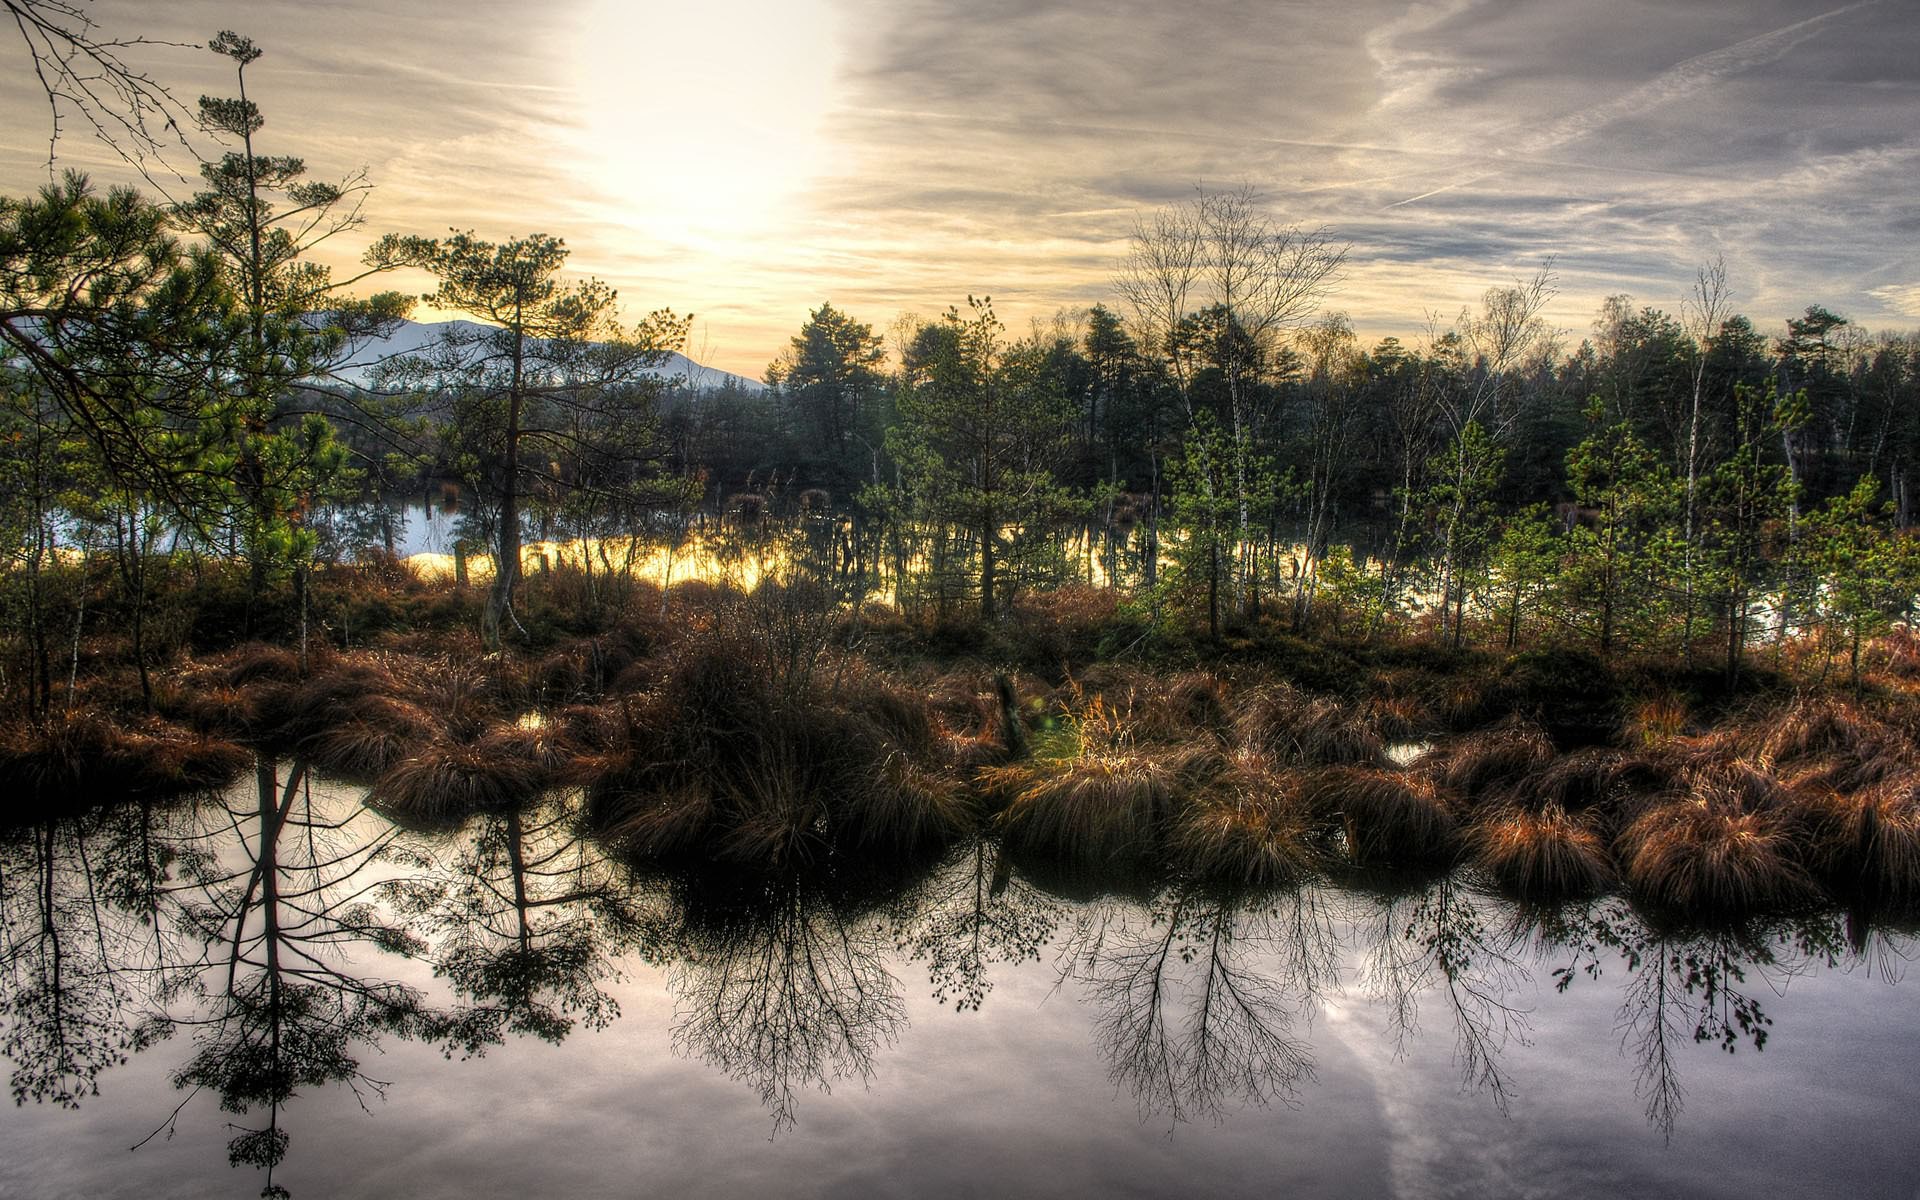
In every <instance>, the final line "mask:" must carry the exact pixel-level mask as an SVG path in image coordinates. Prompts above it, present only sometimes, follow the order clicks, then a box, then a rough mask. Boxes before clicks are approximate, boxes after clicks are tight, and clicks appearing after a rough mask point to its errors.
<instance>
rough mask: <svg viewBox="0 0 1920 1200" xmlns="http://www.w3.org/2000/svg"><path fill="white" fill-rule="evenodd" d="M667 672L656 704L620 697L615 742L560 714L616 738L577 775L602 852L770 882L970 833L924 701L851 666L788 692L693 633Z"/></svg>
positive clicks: (786, 682)
mask: <svg viewBox="0 0 1920 1200" xmlns="http://www.w3.org/2000/svg"><path fill="white" fill-rule="evenodd" d="M661 667H662V670H661V683H660V686H659V688H658V690H657V691H655V692H653V693H651V694H650V695H648V696H645V697H625V698H622V700H621V708H620V713H621V721H623V722H625V724H626V725H627V726H628V728H627V729H626V730H625V731H624V732H623V731H622V730H621V729H619V728H617V727H612V726H615V722H614V721H613V720H612V718H609V717H605V716H601V717H597V718H588V717H585V716H582V715H580V714H579V713H578V710H569V712H570V713H572V714H574V715H572V716H569V718H568V719H569V720H570V721H575V722H578V721H583V720H584V721H587V722H588V723H589V724H600V725H603V726H609V727H610V728H606V729H604V730H603V731H602V733H601V734H600V735H597V737H596V740H598V741H599V742H600V743H602V745H603V746H604V748H603V749H597V750H595V751H594V752H593V754H592V755H591V756H590V757H589V758H586V759H583V760H582V763H581V769H582V771H583V772H584V771H586V770H587V769H589V768H590V769H591V772H592V774H593V776H594V777H593V778H585V777H584V775H583V776H582V781H583V782H587V783H589V785H590V786H589V792H588V801H589V814H590V817H591V819H592V821H593V822H594V824H595V826H596V828H597V829H599V830H601V831H603V833H604V835H605V836H606V837H607V838H608V840H610V841H612V842H615V843H616V844H620V845H622V846H623V847H624V848H627V849H629V850H631V851H632V852H635V853H641V854H657V855H673V854H702V855H705V856H708V857H711V858H716V859H721V860H726V861H730V862H736V863H739V864H741V865H743V866H750V867H756V868H763V869H775V870H778V869H786V868H789V867H803V866H805V865H807V864H809V863H813V862H817V861H820V860H821V859H822V858H823V857H824V855H825V854H827V853H828V852H829V851H831V850H833V849H834V848H836V847H837V848H843V849H848V850H853V849H864V850H874V849H887V850H892V851H897V852H899V853H911V852H914V851H917V850H919V849H921V848H924V847H927V846H930V845H932V844H935V843H939V842H944V841H946V840H948V839H950V838H951V837H952V836H954V835H955V834H957V833H958V832H960V831H962V830H964V829H966V828H968V827H969V826H970V824H971V823H972V820H973V815H972V810H971V807H970V805H969V804H968V803H967V801H966V799H965V797H964V796H963V795H962V794H961V792H960V789H959V788H958V786H957V785H956V784H955V783H953V782H952V781H951V780H950V779H949V778H947V777H946V776H945V775H943V774H942V773H941V771H940V770H939V767H940V763H939V750H940V745H941V743H940V741H939V740H938V736H937V734H936V728H935V725H934V722H933V720H932V717H931V715H930V714H929V712H928V704H927V702H926V701H924V700H921V699H919V698H917V697H915V696H913V695H911V694H910V693H908V692H906V691H905V690H904V689H900V688H896V687H894V686H892V685H891V684H889V683H887V682H886V681H884V680H880V679H878V678H876V677H870V676H868V675H866V674H865V672H864V670H863V669H862V668H861V667H860V666H859V665H858V664H857V663H855V664H850V665H849V668H848V674H845V675H843V674H842V673H841V672H839V671H836V672H834V674H833V676H829V675H827V674H825V673H818V674H815V675H813V676H811V677H805V676H800V677H795V676H788V677H786V678H784V679H783V678H782V677H781V676H780V675H779V673H778V672H777V671H774V670H772V669H770V668H769V666H768V664H767V663H766V662H764V661H760V659H759V658H757V657H756V655H755V654H754V652H753V647H751V646H748V645H744V644H742V635H741V634H739V633H738V632H737V631H736V630H732V629H729V628H726V627H723V626H701V627H699V628H696V629H695V630H694V632H693V633H692V634H691V635H690V636H689V637H688V638H687V639H686V640H684V641H683V642H682V643H680V644H677V645H676V646H675V647H674V649H673V652H672V653H671V654H670V655H668V656H667V658H666V660H665V661H663V663H662V664H661ZM835 676H838V677H839V678H838V682H839V684H840V686H839V687H838V688H837V689H836V688H835V687H834V686H833V683H832V682H831V681H832V679H833V678H834V677H835ZM609 707H611V706H609Z"/></svg>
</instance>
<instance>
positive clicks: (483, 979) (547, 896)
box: [388, 798, 665, 1054]
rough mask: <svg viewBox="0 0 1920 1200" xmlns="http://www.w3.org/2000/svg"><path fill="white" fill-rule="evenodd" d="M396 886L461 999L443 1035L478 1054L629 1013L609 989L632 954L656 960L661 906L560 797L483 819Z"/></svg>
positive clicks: (399, 900)
mask: <svg viewBox="0 0 1920 1200" xmlns="http://www.w3.org/2000/svg"><path fill="white" fill-rule="evenodd" d="M412 861H413V863H414V865H416V866H418V867H421V868H422V870H421V872H420V873H419V874H417V875H415V876H414V877H412V878H410V879H406V880H402V881H396V882H394V883H392V884H390V885H389V886H388V894H389V895H390V896H391V897H392V898H393V899H394V901H395V903H396V904H397V905H398V906H399V907H400V908H402V909H403V910H404V911H407V912H410V913H413V914H416V915H417V917H418V918H419V924H420V926H421V927H422V928H423V929H425V930H426V931H427V933H428V935H429V936H430V938H431V940H432V951H431V954H432V958H433V960H434V964H435V969H436V970H437V971H438V972H439V974H440V975H442V976H443V977H445V978H446V979H447V980H448V981H449V982H450V983H451V984H452V985H453V989H454V991H455V993H456V994H457V995H458V996H459V997H460V998H461V1000H462V1001H463V1004H462V1006H461V1007H460V1008H459V1009H458V1011H457V1012H455V1013H454V1014H452V1023H451V1025H450V1026H449V1028H448V1029H447V1031H446V1034H447V1038H448V1040H449V1042H450V1043H451V1044H453V1045H456V1046H458V1047H460V1048H461V1049H462V1050H464V1051H465V1052H466V1053H469V1054H477V1053H480V1052H482V1051H483V1050H484V1049H485V1047H486V1046H488V1045H491V1044H496V1043H499V1042H500V1041H502V1040H503V1039H505V1038H506V1037H507V1036H509V1035H529V1034H530V1035H532V1036H534V1037H538V1038H541V1039H543V1040H545V1041H549V1042H559V1041H560V1040H562V1039H563V1038H565V1037H566V1036H567V1035H568V1034H569V1033H571V1032H572V1031H573V1030H574V1028H575V1026H576V1025H585V1026H586V1027H587V1028H589V1029H602V1028H605V1027H606V1026H607V1025H608V1024H610V1023H611V1022H612V1021H613V1020H614V1019H615V1018H617V1017H618V1016H619V1015H620V1006H619V1003H618V1002H617V1001H616V1000H615V999H614V998H613V996H612V995H611V994H610V993H609V992H608V991H607V990H606V985H607V984H609V983H612V982H614V981H615V980H617V979H618V978H619V977H620V971H619V969H618V967H617V966H616V965H615V960H616V958H618V957H619V956H620V955H621V954H624V953H629V952H632V953H636V954H639V955H640V956H642V957H652V956H653V955H654V954H655V953H656V952H657V950H656V948H657V946H658V944H659V941H660V937H661V932H660V930H661V927H662V925H663V924H664V923H665V919H664V917H662V915H661V914H660V911H659V906H658V904H657V903H656V902H655V900H656V897H655V896H654V895H653V893H650V892H649V891H648V890H647V889H645V888H643V887H639V886H637V885H636V884H635V883H634V882H633V881H632V880H631V879H629V878H628V877H627V876H626V875H625V873H624V872H623V871H622V870H621V869H620V868H619V867H618V866H617V865H616V864H615V863H613V862H612V861H611V860H609V859H608V858H607V857H606V855H605V854H604V853H603V852H602V851H601V850H600V848H599V846H598V844H597V843H595V842H594V841H593V840H592V839H590V838H588V837H586V836H585V835H584V830H583V828H582V826H581V823H580V821H579V819H578V815H577V814H576V813H575V812H574V811H573V810H572V809H571V807H570V806H569V805H568V804H567V803H566V802H565V801H564V800H562V799H558V798H548V799H546V800H544V801H542V802H540V803H537V804H535V805H532V806H529V807H527V808H525V809H521V810H515V811H512V812H507V813H491V814H486V815H483V816H481V817H478V818H476V819H475V821H474V822H473V823H472V824H471V825H470V826H469V827H468V836H467V840H466V841H465V842H464V843H463V845H462V846H461V848H460V849H459V850H458V851H457V852H456V853H455V854H454V855H453V856H452V858H451V860H450V861H447V862H439V861H436V860H435V859H434V858H432V857H431V856H429V855H425V854H421V853H416V854H415V855H414V856H413V859H412Z"/></svg>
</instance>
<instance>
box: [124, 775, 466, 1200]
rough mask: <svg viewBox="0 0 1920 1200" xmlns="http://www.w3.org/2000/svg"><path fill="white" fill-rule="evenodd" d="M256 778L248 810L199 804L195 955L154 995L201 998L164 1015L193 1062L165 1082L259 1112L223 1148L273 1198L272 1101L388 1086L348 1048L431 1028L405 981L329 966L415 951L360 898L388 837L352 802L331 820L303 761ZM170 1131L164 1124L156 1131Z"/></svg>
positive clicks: (185, 921)
mask: <svg viewBox="0 0 1920 1200" xmlns="http://www.w3.org/2000/svg"><path fill="white" fill-rule="evenodd" d="M255 778H256V785H257V786H256V803H255V804H252V805H246V804H235V803H229V804H226V805H220V806H216V807H214V808H213V809H211V810H210V811H211V813H212V815H213V816H214V818H215V821H214V823H213V824H212V826H211V827H210V828H208V829H207V830H206V831H204V833H203V835H202V836H203V838H204V839H205V840H206V841H207V842H208V844H209V852H208V853H207V854H205V855H204V856H203V857H202V858H201V859H200V860H199V863H198V866H197V868H196V869H195V870H194V871H193V872H192V876H191V885H192V886H191V888H189V889H185V890H183V892H182V893H181V896H180V911H179V918H180V923H181V926H182V928H183V930H184V931H185V932H187V933H189V934H193V935H197V937H198V939H199V940H200V942H201V943H202V945H203V948H204V949H203V953H202V956H201V957H200V959H199V960H198V962H197V963H195V964H194V966H195V968H196V969H195V970H194V971H193V972H192V973H191V974H190V975H188V976H186V977H185V978H184V979H183V980H182V981H180V982H179V983H177V984H175V985H174V986H170V987H169V988H166V989H163V992H162V996H163V998H188V997H190V998H192V999H194V1000H196V1001H198V1002H199V1007H198V1010H197V1011H196V1012H195V1013H194V1014H193V1015H190V1016H183V1017H174V1018H171V1020H172V1022H173V1023H174V1024H178V1025H185V1026H190V1027H192V1028H194V1029H195V1035H194V1054H193V1057H192V1058H191V1059H190V1060H189V1061H188V1062H187V1064H186V1065H185V1066H183V1067H181V1068H180V1069H179V1070H178V1071H176V1072H175V1073H174V1077H173V1078H174V1083H175V1085H176V1086H178V1087H181V1088H191V1089H193V1090H194V1091H195V1092H198V1091H199V1090H200V1089H203V1088H204V1089H209V1090H211V1091H213V1092H215V1093H216V1094H218V1096H219V1097H220V1106H221V1107H222V1108H223V1109H225V1110H227V1111H229V1112H232V1113H239V1114H244V1113H251V1112H254V1111H256V1110H260V1109H264V1110H265V1123H264V1124H262V1125H257V1126H242V1125H235V1126H231V1128H232V1129H233V1131H234V1136H233V1138H232V1140H231V1141H230V1142H229V1143H228V1147H227V1149H228V1156H229V1158H230V1159H231V1160H232V1161H233V1163H234V1165H236V1166H238V1165H240V1164H242V1163H246V1164H251V1165H253V1166H257V1167H261V1168H263V1169H265V1171H266V1172H267V1175H266V1187H265V1190H264V1191H263V1192H262V1193H261V1194H262V1195H268V1196H283V1195H285V1194H286V1191H285V1189H284V1188H281V1187H278V1186H276V1185H275V1184H274V1182H273V1168H274V1167H275V1166H277V1165H278V1164H279V1162H280V1161H281V1160H282V1159H283V1158H284V1157H285V1155H286V1152H287V1145H288V1135H287V1133H286V1131H285V1129H284V1128H282V1125H281V1109H282V1106H283V1105H285V1103H286V1102H287V1101H288V1100H289V1099H291V1098H292V1097H293V1096H294V1095H295V1093H296V1092H297V1091H298V1090H299V1089H300V1088H302V1087H317V1086H321V1085H324V1084H328V1083H337V1082H344V1083H346V1084H347V1085H348V1086H349V1087H351V1088H353V1090H354V1092H355V1094H356V1095H362V1096H364V1095H365V1094H367V1093H373V1094H380V1093H381V1092H382V1091H383V1089H384V1086H385V1085H384V1084H382V1083H381V1082H380V1081H378V1080H375V1079H373V1078H372V1077H371V1076H369V1075H367V1074H366V1073H365V1072H363V1071H362V1070H361V1069H360V1063H359V1059H358V1057H357V1054H358V1051H359V1047H360V1046H362V1045H365V1044H371V1043H373V1042H375V1041H377V1039H378V1037H379V1035H381V1034H382V1033H387V1032H394V1033H400V1034H403V1035H421V1036H425V1035H429V1034H431V1033H432V1032H434V1031H435V1030H436V1029H437V1027H438V1022H437V1020H436V1019H434V1018H433V1017H432V1016H431V1014H429V1013H428V1012H426V1011H425V1010H424V1009H423V1008H422V1006H421V1002H420V1001H421V998H420V995H419V993H418V992H417V991H415V990H414V989H413V988H410V987H407V986H405V985H403V984H400V983H395V982H388V981H383V980H377V979H366V978H362V977H361V976H360V975H358V974H355V973H353V972H352V971H349V970H347V969H345V968H344V967H343V966H341V965H340V960H341V959H342V958H343V957H344V951H345V950H346V949H347V948H348V947H350V946H352V945H355V944H361V945H371V946H373V947H376V948H378V949H381V950H386V951H393V952H399V953H412V952H415V951H417V949H418V948H419V947H418V945H417V943H416V942H414V941H413V940H412V939H411V938H410V937H408V936H407V935H406V934H405V933H403V932H402V931H400V930H398V929H396V928H394V927H392V926H390V925H388V924H387V923H385V922H384V921H383V920H382V919H381V915H380V913H379V911H378V910H377V909H376V908H375V907H374V905H373V904H371V903H370V902H369V900H368V896H369V895H370V894H371V889H372V888H374V887H375V886H377V885H376V884H374V883H373V882H372V881H370V880H365V879H362V878H361V873H362V871H363V870H364V869H365V868H366V867H367V866H368V865H369V864H371V863H373V862H374V861H376V860H377V859H378V858H379V857H380V855H381V854H382V852H383V850H384V849H385V848H386V847H387V845H388V844H389V842H390V841H391V839H392V837H393V831H392V830H391V829H390V828H388V827H386V826H385V825H384V823H382V822H380V821H379V820H378V818H375V817H372V816H371V815H369V814H367V813H366V812H365V811H364V810H362V809H360V808H359V807H358V806H357V805H356V806H354V807H353V808H352V809H351V810H350V812H349V814H348V815H346V816H344V817H342V818H340V819H337V820H336V819H333V818H331V817H330V816H328V815H327V814H326V813H325V812H323V811H322V810H321V807H320V806H316V804H315V802H314V797H313V793H312V790H311V788H310V787H309V786H308V781H307V774H306V770H305V766H304V764H301V763H298V762H296V763H295V764H294V765H293V766H292V767H291V769H290V770H289V772H288V775H287V779H286V782H285V784H284V785H282V783H281V782H280V779H279V777H278V772H277V768H276V764H274V763H272V762H269V761H265V760H263V761H262V762H261V763H260V764H259V766H258V768H257V770H256V774H255ZM188 1098H189V1099H191V1096H189V1097H188ZM184 1106H185V1101H183V1102H182V1107H184ZM178 1111H179V1110H178V1109H176V1110H175V1114H176V1116H177V1114H178ZM171 1126H172V1119H171V1118H170V1119H169V1121H168V1122H167V1123H166V1124H165V1125H163V1126H162V1128H163V1129H170V1128H171Z"/></svg>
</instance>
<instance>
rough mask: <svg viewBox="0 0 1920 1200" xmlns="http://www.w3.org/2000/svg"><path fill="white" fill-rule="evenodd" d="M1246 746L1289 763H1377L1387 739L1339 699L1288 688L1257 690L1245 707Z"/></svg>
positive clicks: (1239, 727)
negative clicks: (1311, 694)
mask: <svg viewBox="0 0 1920 1200" xmlns="http://www.w3.org/2000/svg"><path fill="white" fill-rule="evenodd" d="M1236 732H1237V733H1238V735H1239V739H1240V742H1241V744H1242V745H1244V746H1247V747H1249V748H1250V749H1254V750H1258V751H1260V752H1261V753H1264V754H1268V755H1271V756H1272V757H1273V758H1274V760H1275V761H1276V762H1278V763H1280V764H1282V765H1287V766H1341V765H1364V766H1374V765H1378V764H1381V763H1384V762H1385V761H1386V743H1385V741H1384V740H1382V738H1381V737H1380V734H1379V732H1378V731H1377V730H1375V729H1374V728H1373V726H1372V725H1371V724H1370V723H1369V722H1368V721H1367V719H1366V718H1365V717H1364V716H1363V715H1361V714H1360V713H1358V712H1355V711H1354V710H1353V709H1351V708H1350V707H1348V706H1347V705H1346V704H1344V703H1342V702H1341V701H1339V700H1335V699H1333V698H1331V697H1327V696H1308V695H1306V694H1304V693H1302V692H1298V691H1295V690H1294V689H1292V688H1288V687H1273V688H1267V689H1265V690H1263V691H1261V692H1259V693H1257V694H1256V695H1255V696H1254V697H1253V698H1252V700H1251V701H1250V702H1248V704H1247V705H1246V707H1245V708H1244V709H1243V710H1242V711H1241V713H1240V717H1239V719H1238V721H1237V722H1236Z"/></svg>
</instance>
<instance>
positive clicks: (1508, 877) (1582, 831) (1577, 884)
mask: <svg viewBox="0 0 1920 1200" xmlns="http://www.w3.org/2000/svg"><path fill="white" fill-rule="evenodd" d="M1466 846H1467V852H1468V856H1469V860H1470V861H1471V862H1472V863H1473V864H1474V865H1475V866H1477V867H1479V868H1480V869H1481V870H1482V871H1484V872H1486V873H1487V874H1488V875H1489V876H1491V877H1492V878H1493V879H1494V880H1495V881H1496V882H1497V883H1499V884H1500V885H1501V886H1502V887H1503V888H1506V889H1507V890H1508V891H1510V892H1512V893H1514V894H1516V895H1518V896H1521V897H1524V898H1526V899H1529V900H1547V901H1551V900H1559V899H1567V898H1575V897H1582V896H1592V895H1597V894H1599V893H1601V892H1604V891H1606V890H1607V889H1608V888H1609V887H1611V886H1612V885H1613V883H1614V880H1615V875H1614V869H1613V861H1612V859H1611V858H1610V857H1609V855H1608V854H1607V846H1606V842H1605V841H1604V840H1603V839H1602V838H1601V836H1600V833H1599V831H1598V830H1597V829H1596V828H1595V827H1594V823H1593V821H1591V820H1589V819H1583V818H1582V817H1580V816H1578V815H1575V814H1573V813H1569V812H1568V811H1567V810H1566V809H1565V808H1563V807H1561V806H1560V805H1558V804H1555V803H1547V804H1545V805H1542V806H1540V807H1539V808H1537V809H1536V808H1525V807H1520V806H1509V807H1505V808H1501V809H1497V810H1495V811H1492V812H1488V813H1486V814H1484V815H1483V816H1481V817H1480V818H1479V819H1478V820H1477V821H1475V822H1474V824H1473V826H1472V827H1471V828H1470V829H1469V830H1468V832H1467V835H1466Z"/></svg>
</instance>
